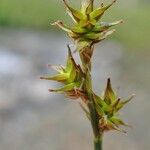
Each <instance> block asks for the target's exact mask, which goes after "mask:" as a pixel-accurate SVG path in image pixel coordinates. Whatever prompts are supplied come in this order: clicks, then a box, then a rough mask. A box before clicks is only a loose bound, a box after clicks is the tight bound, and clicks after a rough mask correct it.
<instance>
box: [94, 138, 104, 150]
mask: <svg viewBox="0 0 150 150" xmlns="http://www.w3.org/2000/svg"><path fill="white" fill-rule="evenodd" d="M94 150H102V136H100V137H98V138H95V139H94Z"/></svg>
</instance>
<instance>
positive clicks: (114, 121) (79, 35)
mask: <svg viewBox="0 0 150 150" xmlns="http://www.w3.org/2000/svg"><path fill="white" fill-rule="evenodd" d="M63 2H64V5H65V7H66V10H67V12H68V14H69V15H70V16H71V18H72V20H73V24H72V25H71V26H68V25H66V24H65V23H63V22H62V21H57V22H55V23H53V25H56V26H58V27H60V28H61V29H62V30H64V31H65V32H66V33H67V35H68V36H69V37H70V38H71V39H72V40H73V42H74V45H75V48H76V52H78V53H79V55H80V59H81V62H82V64H81V65H80V64H77V63H76V61H75V59H74V58H73V55H72V52H71V49H70V47H69V45H68V58H67V63H66V66H65V67H64V66H62V65H58V66H54V65H50V67H51V68H52V69H54V70H56V71H57V74H56V75H54V76H45V77H41V79H46V80H54V81H57V82H60V83H61V84H63V85H62V86H61V87H59V88H58V89H49V91H50V92H59V93H62V94H65V95H66V96H67V97H69V98H70V99H76V101H78V102H79V103H80V106H81V108H82V109H83V111H84V112H85V114H86V116H87V118H88V119H89V121H90V122H91V125H92V129H93V134H94V150H102V138H103V134H104V132H106V131H110V130H117V131H120V132H123V133H125V132H126V131H124V130H123V129H121V128H120V126H128V125H127V124H126V123H124V122H123V121H122V120H121V119H120V118H119V111H120V109H122V108H123V107H124V105H125V104H126V103H128V102H129V101H130V100H131V99H132V97H133V96H131V97H130V98H128V99H122V98H120V97H118V95H117V93H116V92H114V90H113V88H112V85H111V81H110V78H108V80H107V86H106V89H105V91H104V92H103V93H104V94H102V95H97V94H96V93H95V92H94V91H93V88H92V78H91V68H92V66H91V58H92V55H93V52H94V45H95V44H96V43H99V42H101V41H102V40H104V39H105V38H106V37H107V36H109V35H110V34H112V33H113V32H114V31H115V30H114V29H110V28H112V27H113V26H115V25H117V24H120V23H122V22H123V21H122V20H119V21H115V22H112V23H106V22H101V18H102V16H103V15H104V14H105V12H106V11H107V10H108V9H109V8H110V7H111V6H112V5H113V4H114V3H115V2H116V0H113V1H112V2H111V3H110V4H108V5H106V6H105V5H104V4H103V3H102V4H100V6H98V7H97V8H95V7H94V0H82V2H81V8H80V9H75V8H73V7H71V6H70V5H69V4H68V3H67V2H66V0H63ZM77 149H78V148H77Z"/></svg>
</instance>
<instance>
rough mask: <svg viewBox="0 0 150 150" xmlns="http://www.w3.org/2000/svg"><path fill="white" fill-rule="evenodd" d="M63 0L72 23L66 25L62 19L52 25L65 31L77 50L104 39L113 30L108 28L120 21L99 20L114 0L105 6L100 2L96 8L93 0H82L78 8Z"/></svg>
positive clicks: (120, 21)
mask: <svg viewBox="0 0 150 150" xmlns="http://www.w3.org/2000/svg"><path fill="white" fill-rule="evenodd" d="M63 1H64V4H65V6H66V8H67V12H68V14H69V15H70V16H71V18H72V19H73V21H74V24H73V25H71V26H67V25H65V24H64V23H63V22H62V21H57V22H55V23H54V24H53V25H57V26H59V27H60V28H61V29H63V30H64V31H66V32H67V33H68V35H69V37H71V38H72V39H73V40H74V41H75V44H76V49H77V50H79V51H82V50H84V48H86V47H91V46H92V45H93V44H95V43H97V42H100V41H102V40H104V39H105V38H106V37H107V36H108V35H110V34H112V33H113V32H114V31H115V30H114V29H111V30H109V28H110V27H112V26H115V25H117V24H120V23H122V20H119V21H116V22H112V23H106V22H99V21H100V19H101V18H102V16H103V14H104V13H105V11H106V10H107V9H109V8H110V7H111V6H112V5H113V4H114V3H115V2H116V0H113V1H112V3H110V4H108V5H106V6H104V4H103V3H102V4H101V6H100V7H98V8H94V0H82V3H81V9H80V10H76V9H74V8H72V7H71V6H69V5H68V3H67V2H66V0H63Z"/></svg>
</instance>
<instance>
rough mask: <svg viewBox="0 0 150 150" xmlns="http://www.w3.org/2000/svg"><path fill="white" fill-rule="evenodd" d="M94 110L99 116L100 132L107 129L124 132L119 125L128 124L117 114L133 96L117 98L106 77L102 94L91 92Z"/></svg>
mask: <svg viewBox="0 0 150 150" xmlns="http://www.w3.org/2000/svg"><path fill="white" fill-rule="evenodd" d="M93 97H94V102H95V107H96V111H97V113H98V116H99V128H100V132H104V131H109V130H118V131H121V132H125V131H124V130H122V129H120V128H119V126H120V125H122V126H128V125H127V124H125V123H124V122H123V121H122V120H121V119H120V118H119V117H118V116H119V111H120V109H122V108H123V107H124V105H125V104H127V103H128V102H129V101H130V100H131V99H132V98H133V96H131V97H130V98H129V99H127V100H122V99H121V98H118V97H117V95H116V93H115V92H114V91H113V89H112V86H111V81H110V79H108V81H107V87H106V90H105V92H104V94H103V96H97V95H96V94H93Z"/></svg>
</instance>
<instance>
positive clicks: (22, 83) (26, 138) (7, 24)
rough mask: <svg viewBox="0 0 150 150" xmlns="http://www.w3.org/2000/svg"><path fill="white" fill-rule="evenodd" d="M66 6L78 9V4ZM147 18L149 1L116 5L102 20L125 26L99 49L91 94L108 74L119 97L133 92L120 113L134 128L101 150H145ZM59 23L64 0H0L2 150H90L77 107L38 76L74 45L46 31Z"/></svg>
mask: <svg viewBox="0 0 150 150" xmlns="http://www.w3.org/2000/svg"><path fill="white" fill-rule="evenodd" d="M68 1H69V2H70V3H72V5H74V6H77V7H78V6H79V2H80V0H76V1H73V0H72V1H71V0H68ZM109 1H110V0H109ZM98 2H99V1H96V4H98ZM103 2H104V3H105V2H108V0H103ZM149 16H150V1H149V0H132V1H131V0H126V1H124V0H119V1H118V2H117V3H116V4H115V5H114V6H113V7H112V8H111V9H110V11H108V12H107V13H106V15H105V17H103V20H104V21H108V22H111V21H115V20H119V19H123V20H124V24H122V25H120V26H117V27H116V29H117V31H116V32H115V34H113V35H112V36H110V37H109V38H108V39H107V40H105V41H103V42H101V43H100V44H97V45H96V50H95V53H94V56H93V57H94V59H93V82H94V89H95V91H96V92H97V93H101V92H102V91H103V90H104V88H105V85H106V80H107V78H108V77H111V80H112V83H113V86H114V88H116V90H117V91H119V95H120V96H122V97H124V98H126V97H129V96H130V95H131V94H133V93H135V94H136V96H135V98H134V100H133V101H132V102H131V103H130V104H128V105H127V106H126V108H125V109H123V111H122V112H121V116H122V118H124V120H126V122H127V123H129V124H130V125H132V128H131V129H130V128H129V129H128V133H127V135H124V134H120V133H117V132H110V133H107V134H105V137H104V150H110V149H115V150H120V149H121V150H126V149H128V150H141V149H145V150H148V149H149V148H150V142H149V141H150V126H149V124H150V117H149V114H150V100H149V93H150V70H149V68H150V67H149V66H150V48H149V47H150V17H149ZM57 19H61V20H64V21H67V22H68V23H70V19H69V17H68V15H67V14H66V12H65V9H64V5H63V3H62V1H61V0H42V1H41V0H26V1H24V0H0V150H20V149H21V150H41V149H43V150H77V149H78V150H80V149H82V150H92V149H93V147H92V146H93V145H92V141H91V139H92V130H91V127H90V123H89V122H88V120H87V119H86V117H85V115H84V113H83V112H82V110H81V108H80V107H79V105H78V103H77V102H75V101H71V100H68V99H67V100H66V98H65V97H64V96H62V95H59V94H55V93H49V92H48V88H55V87H56V86H58V85H57V84H56V83H53V82H48V81H43V80H42V81H41V80H40V79H39V77H40V76H41V75H44V74H52V73H53V72H51V71H50V70H49V69H48V68H47V67H46V64H49V63H51V64H65V59H66V55H67V49H66V44H68V43H71V41H70V40H69V39H68V38H67V36H66V35H65V34H64V33H63V32H62V31H61V30H60V29H57V28H56V27H51V26H50V23H52V22H54V21H56V20H57Z"/></svg>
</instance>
